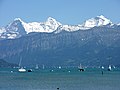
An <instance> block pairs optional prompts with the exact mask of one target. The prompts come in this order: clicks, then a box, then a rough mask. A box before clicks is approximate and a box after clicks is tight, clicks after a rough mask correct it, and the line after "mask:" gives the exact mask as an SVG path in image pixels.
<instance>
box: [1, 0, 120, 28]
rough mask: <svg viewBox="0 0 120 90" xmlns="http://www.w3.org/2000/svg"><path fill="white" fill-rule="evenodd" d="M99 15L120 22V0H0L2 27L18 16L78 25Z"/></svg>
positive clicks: (28, 19) (29, 20) (26, 20)
mask: <svg viewBox="0 0 120 90" xmlns="http://www.w3.org/2000/svg"><path fill="white" fill-rule="evenodd" d="M98 15H104V16H106V17H107V18H109V19H110V20H111V21H112V22H113V23H118V22H120V0H0V27H1V26H5V25H7V24H8V23H10V22H12V21H13V20H14V18H17V17H19V18H21V19H22V20H23V21H25V22H32V21H38V22H44V21H46V20H47V18H48V17H49V16H50V17H53V18H55V19H56V20H58V21H59V22H61V23H62V24H72V25H76V24H81V23H83V22H84V21H85V20H86V19H89V18H92V17H95V16H98Z"/></svg>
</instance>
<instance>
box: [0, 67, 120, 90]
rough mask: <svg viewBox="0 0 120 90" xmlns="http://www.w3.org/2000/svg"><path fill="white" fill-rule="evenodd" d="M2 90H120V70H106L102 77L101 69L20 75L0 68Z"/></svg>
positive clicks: (62, 70)
mask: <svg viewBox="0 0 120 90" xmlns="http://www.w3.org/2000/svg"><path fill="white" fill-rule="evenodd" d="M11 70H12V71H13V72H11ZM0 90H120V70H119V69H117V70H113V71H107V70H104V71H103V75H102V71H101V70H100V69H86V70H85V71H84V72H80V71H78V69H77V68H72V69H71V68H69V69H65V68H64V69H50V68H49V69H44V70H43V69H39V70H35V69H33V72H25V73H20V72H18V71H17V69H13V68H0Z"/></svg>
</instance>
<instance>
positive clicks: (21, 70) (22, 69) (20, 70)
mask: <svg viewBox="0 0 120 90" xmlns="http://www.w3.org/2000/svg"><path fill="white" fill-rule="evenodd" d="M18 71H19V72H26V69H24V68H23V67H21V68H19V69H18Z"/></svg>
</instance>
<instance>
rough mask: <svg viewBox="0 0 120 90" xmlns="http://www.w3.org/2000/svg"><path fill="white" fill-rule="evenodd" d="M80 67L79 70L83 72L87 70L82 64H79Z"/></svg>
mask: <svg viewBox="0 0 120 90" xmlns="http://www.w3.org/2000/svg"><path fill="white" fill-rule="evenodd" d="M78 69H79V71H81V72H83V71H85V69H84V68H83V67H82V65H81V64H80V65H79V66H78Z"/></svg>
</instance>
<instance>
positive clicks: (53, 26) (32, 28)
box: [0, 15, 119, 39]
mask: <svg viewBox="0 0 120 90" xmlns="http://www.w3.org/2000/svg"><path fill="white" fill-rule="evenodd" d="M114 25H119V24H113V23H112V22H111V21H110V20H109V19H107V18H105V17H104V16H103V15H100V16H97V17H95V18H91V19H88V20H86V21H85V22H84V23H83V24H78V25H63V24H61V23H60V22H58V21H56V20H55V19H54V18H52V17H48V19H47V21H45V22H31V23H26V22H24V21H23V20H22V19H20V18H15V19H14V20H13V22H11V23H10V24H8V25H7V26H6V27H3V28H1V29H0V39H15V38H19V37H21V36H24V35H26V34H29V33H31V32H46V33H53V32H54V33H60V32H61V31H63V30H65V31H68V32H73V31H77V30H89V29H91V28H94V27H102V26H103V27H104V26H106V27H113V26H114Z"/></svg>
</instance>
